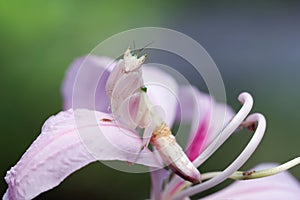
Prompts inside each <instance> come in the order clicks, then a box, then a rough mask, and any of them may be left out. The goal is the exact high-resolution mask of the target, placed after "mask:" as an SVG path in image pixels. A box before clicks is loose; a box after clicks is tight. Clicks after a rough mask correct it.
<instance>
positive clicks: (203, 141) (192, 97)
mask: <svg viewBox="0 0 300 200" xmlns="http://www.w3.org/2000/svg"><path fill="white" fill-rule="evenodd" d="M179 101H180V113H181V120H182V121H183V122H189V121H190V122H192V128H191V133H190V136H189V142H188V146H187V155H188V157H189V158H190V159H191V160H192V161H193V160H194V159H195V158H196V157H198V155H199V154H200V153H201V152H202V151H203V150H204V149H205V148H206V147H207V146H208V145H209V144H210V143H211V142H212V141H213V140H214V139H215V138H216V136H217V134H218V133H220V131H221V130H222V128H223V127H224V126H225V125H226V124H227V123H228V122H229V120H230V119H231V118H232V117H233V111H232V109H231V108H229V107H228V106H227V105H226V104H223V103H217V102H215V100H214V99H213V98H212V97H211V96H209V95H207V94H204V93H202V92H200V91H199V90H197V89H196V88H194V87H191V86H183V87H181V88H180V90H179Z"/></svg>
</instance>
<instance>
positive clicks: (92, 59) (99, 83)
mask: <svg viewBox="0 0 300 200" xmlns="http://www.w3.org/2000/svg"><path fill="white" fill-rule="evenodd" d="M114 65H115V63H114V62H113V60H112V59H110V58H107V57H98V56H94V55H88V56H85V57H81V58H78V59H76V60H75V61H74V62H73V63H72V64H71V66H70V67H69V69H68V70H67V72H66V74H65V78H64V81H63V84H62V96H63V108H64V109H65V110H67V109H71V108H72V109H77V108H87V109H91V110H98V111H104V112H106V111H107V108H108V105H109V104H108V97H107V95H106V92H105V84H106V81H107V79H108V76H109V73H110V70H111V68H112V67H113V66H114Z"/></svg>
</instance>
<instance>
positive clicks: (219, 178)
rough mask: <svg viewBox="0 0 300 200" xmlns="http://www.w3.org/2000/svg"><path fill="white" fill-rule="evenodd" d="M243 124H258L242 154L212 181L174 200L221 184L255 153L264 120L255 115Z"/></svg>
mask: <svg viewBox="0 0 300 200" xmlns="http://www.w3.org/2000/svg"><path fill="white" fill-rule="evenodd" d="M245 122H246V123H255V122H258V125H257V128H256V131H255V133H254V135H253V137H252V138H251V140H250V142H249V143H248V145H247V146H246V147H245V149H244V150H243V151H242V153H241V154H240V155H239V156H238V157H237V158H236V159H235V160H234V161H233V162H232V163H231V164H230V165H229V166H228V167H227V168H226V169H225V170H224V171H223V172H221V173H220V174H218V175H217V176H215V177H213V178H212V179H210V180H208V181H206V182H204V183H202V184H199V185H195V186H193V187H190V188H187V189H185V190H183V191H182V192H180V193H179V194H177V195H175V196H174V200H175V199H183V198H184V197H186V196H192V195H195V194H197V193H200V192H202V191H204V190H207V189H209V188H211V187H214V186H215V185H217V184H219V183H221V182H223V181H224V180H226V179H227V178H228V177H230V176H231V175H232V174H233V173H234V172H235V171H237V169H239V168H240V167H241V166H242V165H243V164H244V163H245V162H246V161H247V160H248V159H249V157H250V156H251V155H252V154H253V152H254V151H255V149H256V147H257V146H258V145H259V143H260V141H261V139H262V137H263V135H264V133H265V129H266V119H265V117H264V116H263V115H262V114H259V113H255V114H252V115H250V116H249V117H248V118H247V119H246V121H245Z"/></svg>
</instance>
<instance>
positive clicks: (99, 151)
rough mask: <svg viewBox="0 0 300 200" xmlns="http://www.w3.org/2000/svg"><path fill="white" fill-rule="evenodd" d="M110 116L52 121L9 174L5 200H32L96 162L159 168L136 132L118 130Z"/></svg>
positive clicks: (71, 115) (70, 114)
mask: <svg viewBox="0 0 300 200" xmlns="http://www.w3.org/2000/svg"><path fill="white" fill-rule="evenodd" d="M110 118H111V115H108V114H105V113H101V112H97V111H88V110H75V111H73V110H68V111H63V112H60V113H58V114H57V115H56V116H52V117H50V118H49V119H48V120H47V121H46V122H45V124H44V126H43V128H42V132H41V134H40V135H39V137H38V138H37V139H36V140H35V141H34V142H33V144H32V145H31V146H30V147H29V148H28V150H27V151H26V152H25V154H24V155H23V156H22V158H21V159H20V161H19V162H18V163H17V164H16V165H15V166H14V167H12V168H11V169H10V171H8V172H7V175H6V177H5V180H6V182H7V184H8V189H7V191H6V193H5V195H4V197H3V199H5V200H6V199H32V198H34V197H35V196H37V195H39V194H40V193H42V192H44V191H47V190H49V189H51V188H53V187H55V186H57V185H58V184H59V183H60V182H61V181H63V180H64V179H65V178H66V177H67V176H68V175H70V174H71V173H73V172H74V171H76V170H78V169H80V168H82V167H83V166H85V165H87V164H89V163H91V162H94V161H96V160H121V161H128V162H135V163H139V164H143V165H146V166H150V167H160V166H161V165H160V163H159V162H158V161H157V160H156V158H155V157H154V155H153V154H152V153H151V152H149V151H147V150H144V151H143V152H142V153H141V154H139V152H140V148H141V146H142V140H141V138H140V137H138V136H137V135H136V134H135V133H134V132H132V131H130V130H126V129H123V128H121V127H118V126H116V124H115V123H114V122H112V121H110V120H109V119H110Z"/></svg>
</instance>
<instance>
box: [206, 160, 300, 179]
mask: <svg viewBox="0 0 300 200" xmlns="http://www.w3.org/2000/svg"><path fill="white" fill-rule="evenodd" d="M299 164H300V157H297V158H294V159H292V160H290V161H288V162H286V163H284V164H282V165H279V166H277V167H273V168H270V169H264V170H258V171H256V170H252V171H244V172H243V171H236V172H234V173H233V174H232V175H231V176H229V177H228V178H230V179H233V180H247V179H257V178H263V177H268V176H272V175H275V174H278V173H280V172H283V171H286V170H288V169H291V168H292V167H295V166H296V165H299ZM219 174H221V172H208V173H205V174H202V175H201V180H202V181H203V180H207V179H211V178H213V177H215V176H217V175H219Z"/></svg>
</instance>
